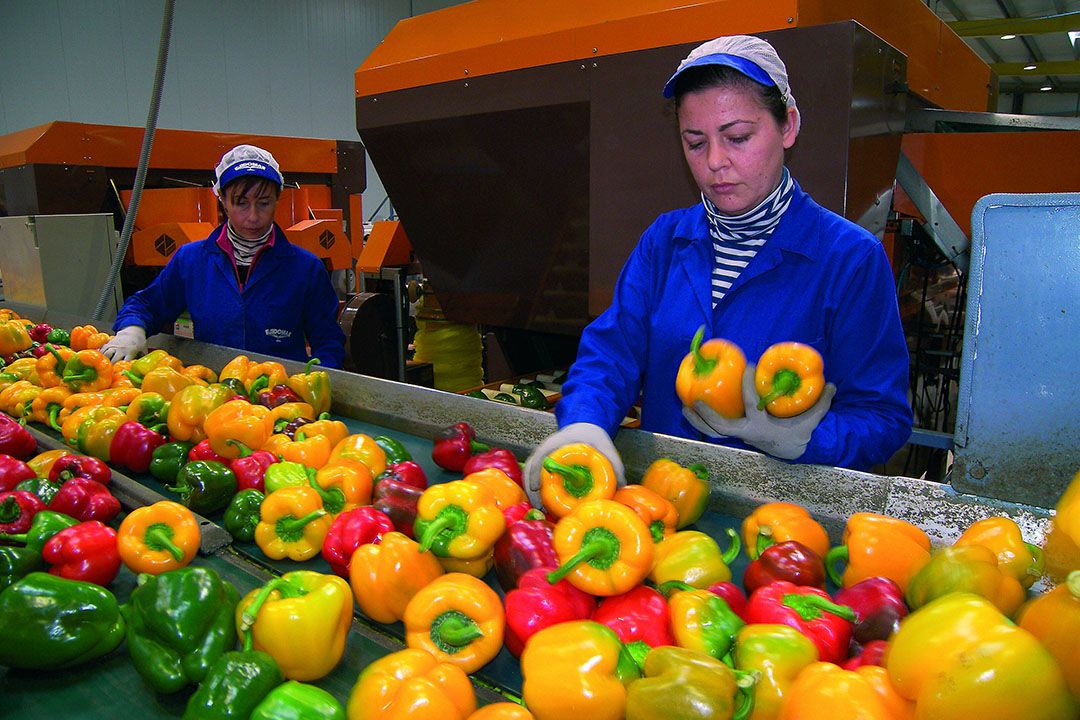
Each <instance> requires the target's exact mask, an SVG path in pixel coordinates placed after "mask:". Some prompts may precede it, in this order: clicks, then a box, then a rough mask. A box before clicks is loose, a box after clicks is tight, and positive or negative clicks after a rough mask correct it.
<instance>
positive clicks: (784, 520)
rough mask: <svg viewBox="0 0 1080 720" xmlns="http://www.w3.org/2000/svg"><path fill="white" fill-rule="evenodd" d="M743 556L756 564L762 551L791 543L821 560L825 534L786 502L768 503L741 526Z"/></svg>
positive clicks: (826, 541)
mask: <svg viewBox="0 0 1080 720" xmlns="http://www.w3.org/2000/svg"><path fill="white" fill-rule="evenodd" d="M742 535H743V542H745V543H746V554H747V555H749V556H750V559H751V560H757V558H758V556H759V555H761V552H762V550H764V549H765V548H767V547H768V546H770V545H773V544H775V543H782V542H787V541H789V540H794V541H796V542H800V543H802V544H803V545H805V546H806V547H808V548H810V549H811V550H813V551H814V552H815V553H817V555H818V557H821V558H823V557H825V555H826V554H827V553H828V552H829V534H828V533H827V532H825V528H823V527H822V526H821V523H819V522H818V521H817V520H815V519H814V518H812V517H811V516H810V513H809V512H807V511H806V508H804V507H802V506H800V505H796V504H794V503H788V502H771V503H765V504H764V505H759V506H757V507H756V508H754V511H753V512H752V513H750V514H749V515H748V516H747V517H746V519H745V520H743V524H742Z"/></svg>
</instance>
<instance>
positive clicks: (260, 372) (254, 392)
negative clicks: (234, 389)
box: [243, 361, 289, 402]
mask: <svg viewBox="0 0 1080 720" xmlns="http://www.w3.org/2000/svg"><path fill="white" fill-rule="evenodd" d="M288 379H289V373H288V372H286V370H285V366H284V365H282V364H281V363H279V362H273V361H269V362H261V363H254V364H252V365H251V366H250V367H248V369H247V374H246V375H245V377H244V378H243V381H244V387H245V388H247V391H248V397H249V398H251V401H252V402H255V399H256V398H258V397H259V394H260V393H262V392H264V391H266V390H270V389H272V388H274V387H275V386H277V385H284V384H285V381H286V380H288Z"/></svg>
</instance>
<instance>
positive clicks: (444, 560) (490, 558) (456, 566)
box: [436, 548, 495, 578]
mask: <svg viewBox="0 0 1080 720" xmlns="http://www.w3.org/2000/svg"><path fill="white" fill-rule="evenodd" d="M436 557H438V556H436ZM439 564H440V565H442V569H443V572H448V573H465V574H466V575H472V576H473V577H475V578H482V577H484V576H485V575H487V574H488V573H489V572H491V568H493V567H495V550H494V548H493V549H491V550H488V551H487V553H486V554H484V555H482V556H480V557H478V558H473V559H471V560H462V559H461V558H455V557H441V558H439Z"/></svg>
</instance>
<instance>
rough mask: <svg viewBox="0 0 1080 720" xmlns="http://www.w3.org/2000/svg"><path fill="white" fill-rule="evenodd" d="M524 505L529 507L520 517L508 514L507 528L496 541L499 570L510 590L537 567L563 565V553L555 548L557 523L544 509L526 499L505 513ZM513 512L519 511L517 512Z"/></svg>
mask: <svg viewBox="0 0 1080 720" xmlns="http://www.w3.org/2000/svg"><path fill="white" fill-rule="evenodd" d="M520 505H524V506H526V508H527V511H526V512H524V513H522V514H521V516H520V519H518V520H516V521H511V520H510V519H509V518H507V524H506V530H505V532H503V534H502V535H501V536H500V537H499V539H498V540H496V541H495V556H494V560H495V574H496V575H497V576H498V577H499V584H500V585H501V586H502V589H503V590H504V591H506V592H510V591H511V590H513V589H514V588H516V587H517V586H518V581H519V580H521V576H522V575H524V574H525V573H526V572H528V571H529V570H532V569H533V568H538V567H559V555H558V553H556V552H555V540H554V537H555V526H554V525H552V524H551V523H550V522H548V521H547V520H546V519H545V518H544V514H543V513H542V512H540V511H539V510H535V509H532V507H531V506H530V505H529V503H528V502H523V503H518V504H516V505H511V506H509V507H507V508H504V509H503V517H506V516H507V513H508V512H509V511H510V510H512V509H514V508H517V507H519V506H520ZM512 515H517V512H516V511H515V512H514V513H512Z"/></svg>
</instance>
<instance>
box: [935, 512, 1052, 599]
mask: <svg viewBox="0 0 1080 720" xmlns="http://www.w3.org/2000/svg"><path fill="white" fill-rule="evenodd" d="M953 544H954V545H982V546H983V547H985V548H987V549H988V550H990V551H991V552H992V553H994V555H996V556H997V561H998V567H999V568H1001V570H1002V571H1003V572H1006V573H1008V574H1009V575H1012V576H1013V577H1014V578H1016V579H1017V580H1019V581H1020V584H1021V585H1023V586H1024V587H1025V588H1029V587H1031V586H1032V584H1033V583H1034V582H1035V579H1036V578H1037V577H1039V576H1040V575H1042V572H1043V551H1042V548H1040V547H1039V546H1037V545H1032V544H1031V543H1027V542H1024V536H1023V534H1022V533H1021V532H1020V526H1019V525H1017V524H1016V521H1015V520H1013V519H1012V518H1007V517H992V518H986V519H985V520H978V521H976V522H974V523H972V524H971V525H970V526H969V527H968V529H967V530H965V531H964V533H963V534H962V535H961V536H960V537H959V538H957V539H956V542H955V543H953Z"/></svg>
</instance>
